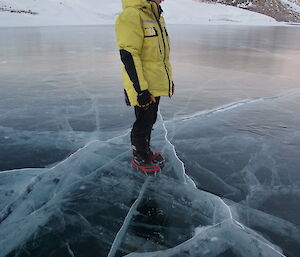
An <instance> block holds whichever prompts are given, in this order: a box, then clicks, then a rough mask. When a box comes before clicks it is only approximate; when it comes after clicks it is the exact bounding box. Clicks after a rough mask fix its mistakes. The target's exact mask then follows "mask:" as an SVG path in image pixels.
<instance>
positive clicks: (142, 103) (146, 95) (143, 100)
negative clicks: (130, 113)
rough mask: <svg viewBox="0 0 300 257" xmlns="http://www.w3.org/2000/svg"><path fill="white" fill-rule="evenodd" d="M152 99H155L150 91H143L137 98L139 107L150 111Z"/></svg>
mask: <svg viewBox="0 0 300 257" xmlns="http://www.w3.org/2000/svg"><path fill="white" fill-rule="evenodd" d="M152 99H153V97H152V95H151V94H150V92H149V91H148V90H143V91H142V92H141V93H139V94H138V96H137V101H138V103H139V107H141V108H144V109H148V107H149V106H150V104H152V102H153V100H152Z"/></svg>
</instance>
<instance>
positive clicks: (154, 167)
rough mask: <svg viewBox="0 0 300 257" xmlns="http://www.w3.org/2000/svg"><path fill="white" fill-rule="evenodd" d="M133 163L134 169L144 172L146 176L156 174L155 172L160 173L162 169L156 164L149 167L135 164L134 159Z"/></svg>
mask: <svg viewBox="0 0 300 257" xmlns="http://www.w3.org/2000/svg"><path fill="white" fill-rule="evenodd" d="M131 163H132V165H133V166H134V167H136V168H137V169H139V170H141V171H143V172H144V173H145V174H148V173H155V172H159V171H160V167H159V166H158V165H155V164H153V165H149V166H140V165H138V164H137V163H135V162H134V160H133V159H132V161H131Z"/></svg>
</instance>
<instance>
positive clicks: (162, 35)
mask: <svg viewBox="0 0 300 257" xmlns="http://www.w3.org/2000/svg"><path fill="white" fill-rule="evenodd" d="M151 9H152V13H153V15H154V17H155V19H156V21H157V24H158V26H159V29H160V32H161V37H162V40H163V45H164V59H163V63H164V66H165V70H166V73H167V77H168V81H169V91H168V95H169V97H171V94H170V90H171V81H170V76H169V72H168V68H167V65H166V63H165V60H166V42H165V38H164V33H163V29H162V27H161V24H160V22H159V19H158V18H157V17H156V15H155V12H154V11H153V8H152V6H151ZM158 40H159V39H158Z"/></svg>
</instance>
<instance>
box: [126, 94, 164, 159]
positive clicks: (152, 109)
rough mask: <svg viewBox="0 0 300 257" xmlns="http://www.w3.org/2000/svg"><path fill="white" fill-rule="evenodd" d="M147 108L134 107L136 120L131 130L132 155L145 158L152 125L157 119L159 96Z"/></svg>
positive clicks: (147, 153)
mask: <svg viewBox="0 0 300 257" xmlns="http://www.w3.org/2000/svg"><path fill="white" fill-rule="evenodd" d="M155 99H156V103H152V104H151V105H150V106H149V108H148V109H147V110H145V109H143V108H140V107H138V106H135V107H134V112H135V117H136V121H135V122H134V124H133V127H132V130H131V144H132V149H133V154H134V155H139V156H141V157H142V158H147V157H148V155H149V150H150V149H149V148H150V139H151V131H152V127H153V125H154V124H155V122H156V119H157V111H158V105H159V100H160V97H156V98H155Z"/></svg>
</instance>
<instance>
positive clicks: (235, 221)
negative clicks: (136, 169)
mask: <svg viewBox="0 0 300 257" xmlns="http://www.w3.org/2000/svg"><path fill="white" fill-rule="evenodd" d="M269 98H271V97H269ZM273 98H274V97H272V99H273ZM260 100H262V99H256V100H252V101H251V102H256V101H260ZM243 103H244V104H245V103H250V102H249V101H248V102H245V101H244V102H243ZM240 105H241V103H240V104H237V103H235V104H230V105H229V106H228V107H227V108H224V107H220V108H217V109H215V110H212V111H210V112H209V113H206V114H214V113H216V112H219V111H224V110H229V109H232V108H235V107H237V106H240ZM158 114H159V116H160V118H161V120H162V124H163V128H164V130H165V139H166V141H167V143H168V144H169V145H170V146H171V147H172V150H173V153H174V155H175V157H176V159H177V160H178V161H179V162H180V163H181V167H182V171H183V176H184V177H185V179H184V180H185V183H186V184H187V180H188V181H189V182H190V184H192V186H193V187H194V188H196V189H198V188H197V186H196V184H195V182H194V181H193V180H192V178H190V177H189V176H188V175H187V174H186V172H185V165H184V162H183V161H182V160H181V159H180V158H179V157H178V155H177V152H176V149H175V146H174V145H173V144H172V143H171V142H170V140H169V139H168V130H167V128H166V125H165V121H164V120H163V117H162V114H161V112H160V109H159V112H158ZM195 116H198V115H193V116H191V117H195ZM191 117H189V118H191ZM181 120H182V119H181ZM172 121H174V120H172ZM200 190H201V188H200ZM203 191H205V192H207V193H210V194H212V195H214V196H216V197H218V199H219V200H220V201H221V203H222V204H223V205H224V206H225V207H226V208H227V209H228V212H229V216H230V218H229V219H225V220H223V221H222V222H220V223H217V224H215V225H213V226H211V227H210V228H212V227H216V226H218V225H220V224H222V223H224V222H226V221H227V220H230V221H231V223H232V224H233V225H235V226H238V227H239V228H241V229H243V230H245V226H244V225H243V224H242V223H240V222H239V221H237V220H235V219H234V218H233V215H232V212H231V209H230V206H228V205H227V204H226V203H225V202H224V200H223V199H222V198H221V197H220V196H218V195H217V194H214V193H213V192H209V191H207V190H203ZM210 228H207V230H208V229H210ZM190 240H191V239H190ZM257 240H258V241H260V242H261V243H262V244H264V245H265V246H267V247H269V248H270V249H272V250H273V251H274V252H276V253H277V254H279V255H281V256H282V257H286V256H285V255H283V254H282V253H281V252H279V251H278V250H276V249H275V248H274V247H273V246H271V245H269V244H267V243H266V242H264V241H262V240H260V239H258V238H257Z"/></svg>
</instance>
